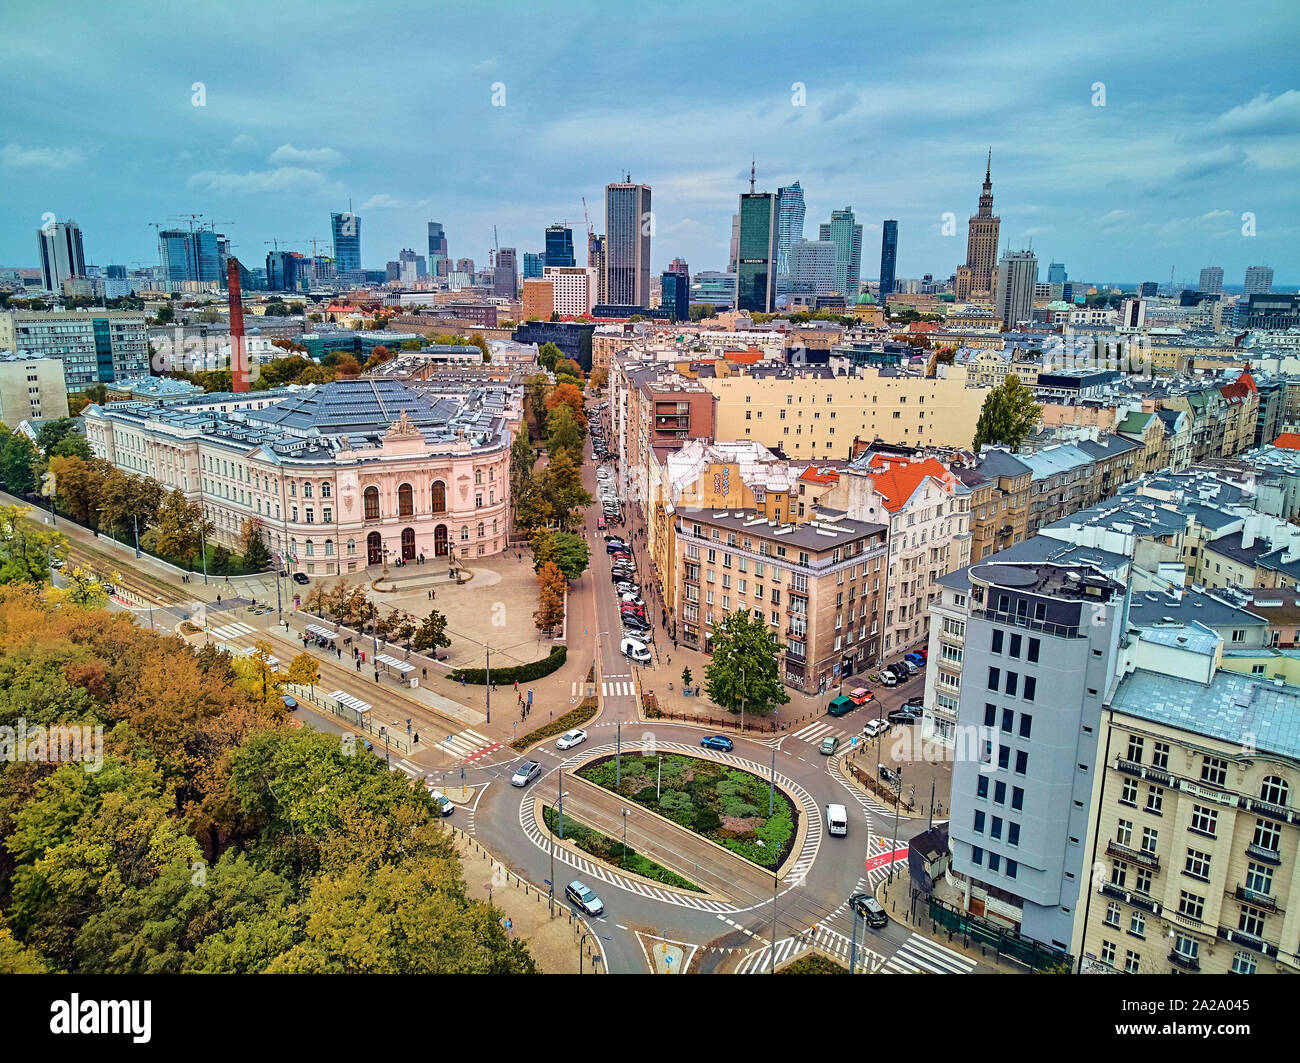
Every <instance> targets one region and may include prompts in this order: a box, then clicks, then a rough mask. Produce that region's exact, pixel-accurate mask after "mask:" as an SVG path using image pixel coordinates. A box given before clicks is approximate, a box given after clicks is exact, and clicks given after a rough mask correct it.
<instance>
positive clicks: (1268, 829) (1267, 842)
mask: <svg viewBox="0 0 1300 1063" xmlns="http://www.w3.org/2000/svg"><path fill="white" fill-rule="evenodd" d="M1254 845H1255V847H1256V848H1258V849H1266V850H1268V851H1269V852H1272V853H1276V852H1277V851H1278V850H1279V849H1280V848H1281V847H1282V828H1281V827H1280V826H1279V825H1278V824H1276V823H1274V822H1273V821H1272V820H1268V819H1257V820H1255V837H1254Z"/></svg>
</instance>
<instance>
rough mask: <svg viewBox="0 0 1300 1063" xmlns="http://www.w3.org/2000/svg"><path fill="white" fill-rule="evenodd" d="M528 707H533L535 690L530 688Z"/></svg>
mask: <svg viewBox="0 0 1300 1063" xmlns="http://www.w3.org/2000/svg"><path fill="white" fill-rule="evenodd" d="M528 707H529V708H530V709H531V708H532V707H533V692H532V690H529V691H528Z"/></svg>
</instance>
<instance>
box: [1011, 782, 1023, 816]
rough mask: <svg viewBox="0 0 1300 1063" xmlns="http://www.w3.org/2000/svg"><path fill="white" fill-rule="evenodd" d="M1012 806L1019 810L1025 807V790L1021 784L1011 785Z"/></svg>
mask: <svg viewBox="0 0 1300 1063" xmlns="http://www.w3.org/2000/svg"><path fill="white" fill-rule="evenodd" d="M1011 807H1012V808H1014V809H1016V810H1017V811H1019V810H1021V809H1023V808H1024V807H1025V791H1024V789H1023V788H1021V787H1019V786H1013V787H1011Z"/></svg>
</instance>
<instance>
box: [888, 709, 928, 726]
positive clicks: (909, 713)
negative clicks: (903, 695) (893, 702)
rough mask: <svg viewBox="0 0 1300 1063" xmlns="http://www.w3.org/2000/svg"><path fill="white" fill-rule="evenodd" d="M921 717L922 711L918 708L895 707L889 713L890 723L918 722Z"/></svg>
mask: <svg viewBox="0 0 1300 1063" xmlns="http://www.w3.org/2000/svg"><path fill="white" fill-rule="evenodd" d="M920 718H921V713H920V712H919V711H917V710H916V709H907V708H903V709H894V710H893V711H892V712H890V714H889V722H890V723H916V721H917V720H919V719H920Z"/></svg>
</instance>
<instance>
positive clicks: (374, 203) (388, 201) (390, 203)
mask: <svg viewBox="0 0 1300 1063" xmlns="http://www.w3.org/2000/svg"><path fill="white" fill-rule="evenodd" d="M406 207H407V204H406V202H405V201H404V200H401V199H396V198H395V197H393V196H390V195H389V194H388V193H387V192H380V193H379V194H378V195H374V196H371V197H370V198H369V199H367V200H366V201H365V202H364V203H362V204H361V209H362V210H404V209H406Z"/></svg>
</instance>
